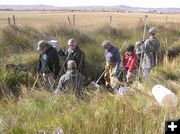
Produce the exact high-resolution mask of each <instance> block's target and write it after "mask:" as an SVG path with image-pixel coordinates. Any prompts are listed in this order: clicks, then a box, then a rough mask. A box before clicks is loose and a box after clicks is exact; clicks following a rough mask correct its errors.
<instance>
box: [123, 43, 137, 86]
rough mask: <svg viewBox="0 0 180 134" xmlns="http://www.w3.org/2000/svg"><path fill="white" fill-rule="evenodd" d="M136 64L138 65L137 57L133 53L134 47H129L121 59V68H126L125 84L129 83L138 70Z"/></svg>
mask: <svg viewBox="0 0 180 134" xmlns="http://www.w3.org/2000/svg"><path fill="white" fill-rule="evenodd" d="M137 64H138V56H137V55H136V53H135V51H134V46H133V45H129V46H128V48H127V51H126V53H125V55H124V58H123V67H124V68H126V70H127V75H126V80H127V83H129V81H130V80H132V78H133V77H134V75H135V74H136V70H137V68H138V66H137Z"/></svg>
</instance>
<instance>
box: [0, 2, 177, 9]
mask: <svg viewBox="0 0 180 134" xmlns="http://www.w3.org/2000/svg"><path fill="white" fill-rule="evenodd" d="M40 4H41V5H54V6H62V7H64V6H95V5H100V6H112V5H127V6H133V7H153V8H158V7H159V8H160V7H161V8H167V7H176V8H180V0H0V5H40Z"/></svg>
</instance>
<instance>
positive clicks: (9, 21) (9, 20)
mask: <svg viewBox="0 0 180 134" xmlns="http://www.w3.org/2000/svg"><path fill="white" fill-rule="evenodd" d="M8 24H9V26H11V19H10V18H9V17H8Z"/></svg>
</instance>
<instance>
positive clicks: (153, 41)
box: [141, 27, 160, 79]
mask: <svg viewBox="0 0 180 134" xmlns="http://www.w3.org/2000/svg"><path fill="white" fill-rule="evenodd" d="M157 32H158V30H157V29H156V27H151V28H150V29H149V35H150V37H149V39H147V40H146V41H145V42H144V44H143V45H142V46H141V49H142V52H143V53H144V55H143V59H142V70H143V76H144V78H145V79H147V78H148V77H149V74H150V71H151V69H152V68H154V67H155V66H156V65H157V63H158V55H159V51H160V42H159V40H158V39H157V38H156V33H157Z"/></svg>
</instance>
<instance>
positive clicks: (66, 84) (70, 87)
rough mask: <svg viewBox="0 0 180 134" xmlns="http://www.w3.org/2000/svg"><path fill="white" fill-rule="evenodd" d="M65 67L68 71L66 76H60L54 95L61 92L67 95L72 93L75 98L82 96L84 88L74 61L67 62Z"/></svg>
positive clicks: (82, 78) (81, 77)
mask: <svg viewBox="0 0 180 134" xmlns="http://www.w3.org/2000/svg"><path fill="white" fill-rule="evenodd" d="M67 67H68V70H67V72H66V74H64V75H62V76H61V78H60V80H59V83H58V86H57V88H56V90H55V92H54V93H55V94H59V93H61V92H64V93H67V92H69V91H72V92H73V93H74V94H75V96H77V97H79V96H82V94H83V86H84V77H83V75H82V74H81V73H80V72H79V71H78V70H77V66H76V62H75V61H73V60H69V61H68V63H67Z"/></svg>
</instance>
